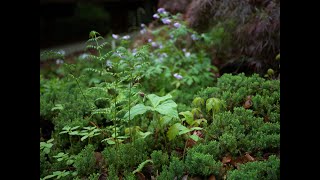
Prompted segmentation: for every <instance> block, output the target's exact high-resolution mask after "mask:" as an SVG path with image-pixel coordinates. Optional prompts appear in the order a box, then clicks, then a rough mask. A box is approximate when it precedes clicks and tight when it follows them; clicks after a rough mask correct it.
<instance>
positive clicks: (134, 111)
mask: <svg viewBox="0 0 320 180" xmlns="http://www.w3.org/2000/svg"><path fill="white" fill-rule="evenodd" d="M148 110H151V107H149V106H145V105H143V104H137V105H135V106H133V107H132V108H131V109H130V119H133V118H134V117H135V116H136V115H139V114H144V113H145V112H147V111H148ZM123 119H125V120H129V111H128V112H127V113H126V114H125V115H124V117H123Z"/></svg>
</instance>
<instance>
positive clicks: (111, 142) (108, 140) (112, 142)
mask: <svg viewBox="0 0 320 180" xmlns="http://www.w3.org/2000/svg"><path fill="white" fill-rule="evenodd" d="M107 143H108V144H116V143H115V142H114V141H112V140H110V139H107Z"/></svg>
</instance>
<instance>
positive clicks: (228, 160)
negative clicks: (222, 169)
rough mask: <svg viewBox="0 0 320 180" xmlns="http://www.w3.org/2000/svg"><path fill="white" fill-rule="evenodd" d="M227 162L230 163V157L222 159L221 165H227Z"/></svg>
mask: <svg viewBox="0 0 320 180" xmlns="http://www.w3.org/2000/svg"><path fill="white" fill-rule="evenodd" d="M229 162H231V156H230V155H229V156H225V157H223V158H222V163H223V164H227V163H229Z"/></svg>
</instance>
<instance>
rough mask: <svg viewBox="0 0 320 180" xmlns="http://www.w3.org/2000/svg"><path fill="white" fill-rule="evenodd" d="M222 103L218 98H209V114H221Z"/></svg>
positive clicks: (207, 107)
mask: <svg viewBox="0 0 320 180" xmlns="http://www.w3.org/2000/svg"><path fill="white" fill-rule="evenodd" d="M221 105H222V103H221V101H220V100H219V99H217V98H209V99H208V100H207V102H206V109H207V111H208V112H209V111H210V110H212V111H213V112H219V110H220V107H221Z"/></svg>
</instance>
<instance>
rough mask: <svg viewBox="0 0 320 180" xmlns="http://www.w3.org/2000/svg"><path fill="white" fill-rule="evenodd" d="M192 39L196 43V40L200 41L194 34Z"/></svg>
mask: <svg viewBox="0 0 320 180" xmlns="http://www.w3.org/2000/svg"><path fill="white" fill-rule="evenodd" d="M191 39H192V40H194V41H196V40H198V39H199V38H198V37H197V36H196V35H195V34H192V35H191Z"/></svg>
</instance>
